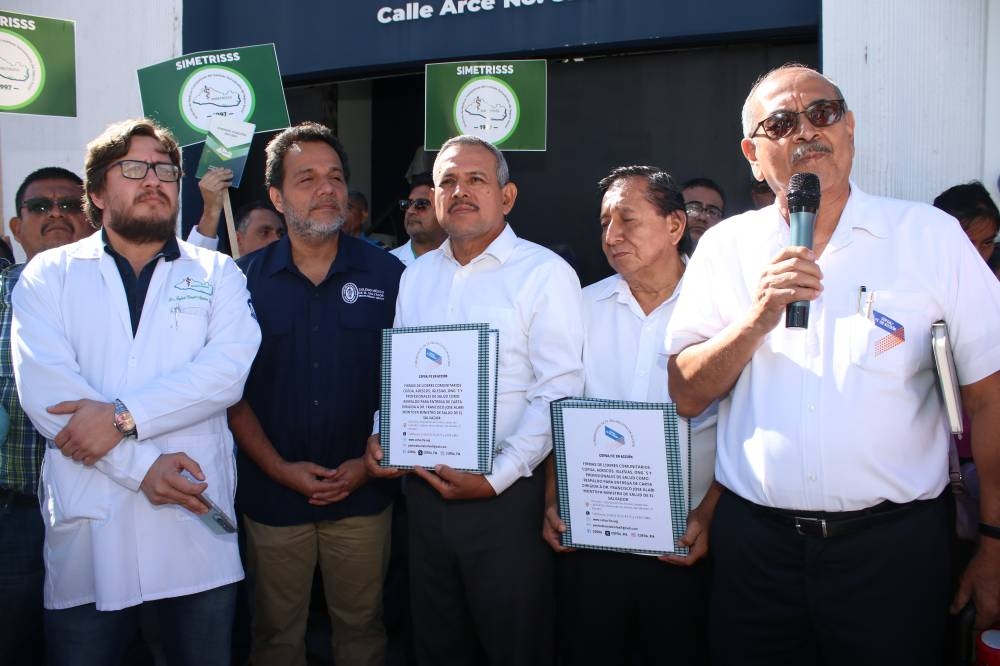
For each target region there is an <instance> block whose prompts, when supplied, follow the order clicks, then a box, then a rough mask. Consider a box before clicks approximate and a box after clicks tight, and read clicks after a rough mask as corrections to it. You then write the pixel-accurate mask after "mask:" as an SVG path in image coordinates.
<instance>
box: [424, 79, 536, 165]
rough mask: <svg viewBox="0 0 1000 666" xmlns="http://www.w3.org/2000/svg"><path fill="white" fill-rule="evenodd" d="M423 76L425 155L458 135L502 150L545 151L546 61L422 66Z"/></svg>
mask: <svg viewBox="0 0 1000 666" xmlns="http://www.w3.org/2000/svg"><path fill="white" fill-rule="evenodd" d="M424 71H425V78H424V85H425V89H424V146H425V148H426V149H427V150H437V149H439V148H440V147H441V144H443V143H444V142H445V141H447V140H448V139H450V138H451V137H453V136H457V135H459V134H472V135H475V136H478V137H480V138H482V139H485V140H487V141H489V142H490V143H492V144H494V145H495V146H497V147H498V148H501V149H503V150H545V141H546V122H547V114H548V111H547V104H548V99H547V94H548V92H547V76H548V70H547V63H546V61H545V60H505V61H494V60H490V61H481V62H449V63H443V64H434V65H426V66H425V70H424Z"/></svg>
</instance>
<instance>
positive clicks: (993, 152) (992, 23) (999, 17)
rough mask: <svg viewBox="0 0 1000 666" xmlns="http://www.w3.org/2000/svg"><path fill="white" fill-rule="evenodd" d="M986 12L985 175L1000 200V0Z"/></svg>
mask: <svg viewBox="0 0 1000 666" xmlns="http://www.w3.org/2000/svg"><path fill="white" fill-rule="evenodd" d="M987 5H988V9H987V12H986V14H987V16H986V73H985V77H986V99H985V105H984V111H983V115H984V117H985V118H986V128H985V131H984V132H983V147H984V151H985V152H984V155H983V177H982V181H983V183H984V184H985V185H986V187H988V188H989V189H990V193H991V194H992V195H993V200H994V201H996V202H998V204H1000V191H998V190H997V178H1000V0H989V2H988V3H987Z"/></svg>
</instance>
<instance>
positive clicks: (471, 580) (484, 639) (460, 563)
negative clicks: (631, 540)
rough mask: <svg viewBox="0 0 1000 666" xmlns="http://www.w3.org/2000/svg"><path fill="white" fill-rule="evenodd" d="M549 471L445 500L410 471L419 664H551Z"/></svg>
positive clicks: (412, 582) (412, 570) (408, 491)
mask: <svg viewBox="0 0 1000 666" xmlns="http://www.w3.org/2000/svg"><path fill="white" fill-rule="evenodd" d="M544 491H545V476H544V475H543V474H535V476H533V477H530V478H522V479H520V480H518V481H517V482H516V483H515V484H514V485H512V486H511V487H510V488H508V489H507V490H506V491H504V492H503V493H501V494H500V495H499V496H497V497H494V498H490V499H485V500H471V501H448V500H444V499H442V498H441V496H440V495H439V494H438V493H437V491H436V490H434V489H433V488H431V487H430V486H428V485H427V484H426V483H424V482H423V481H421V480H420V479H418V478H416V477H412V478H411V479H408V485H407V489H406V499H407V509H408V512H409V517H410V530H409V536H410V595H411V606H412V611H413V635H414V648H415V652H416V657H417V663H419V664H422V665H426V666H448V665H452V664H454V665H456V666H457V665H459V664H461V665H466V664H468V665H470V666H471V665H476V666H479V665H486V664H489V665H492V666H507V665H510V666H514V665H516V666H531V665H532V664H540V665H545V666H551V664H552V640H553V622H554V617H553V615H554V610H553V607H554V599H553V582H552V551H551V550H550V549H549V547H548V545H546V544H545V542H544V541H543V540H542V511H543V507H544V501H543V500H544Z"/></svg>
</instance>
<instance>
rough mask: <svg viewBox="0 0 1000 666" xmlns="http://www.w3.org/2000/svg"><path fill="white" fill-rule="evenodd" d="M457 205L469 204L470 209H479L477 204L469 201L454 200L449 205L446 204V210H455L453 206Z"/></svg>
mask: <svg viewBox="0 0 1000 666" xmlns="http://www.w3.org/2000/svg"><path fill="white" fill-rule="evenodd" d="M458 206H471V207H472V210H479V206H477V205H476V204H474V203H472V202H471V201H454V202H452V203H451V205H449V206H448V212H449V213H450V212H451V211H453V210H455V208H456V207H458Z"/></svg>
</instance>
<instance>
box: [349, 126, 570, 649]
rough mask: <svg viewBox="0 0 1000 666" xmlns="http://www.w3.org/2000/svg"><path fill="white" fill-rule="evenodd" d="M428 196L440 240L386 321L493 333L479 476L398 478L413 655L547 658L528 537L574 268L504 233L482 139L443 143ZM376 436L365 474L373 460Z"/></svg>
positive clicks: (507, 205)
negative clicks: (491, 423)
mask: <svg viewBox="0 0 1000 666" xmlns="http://www.w3.org/2000/svg"><path fill="white" fill-rule="evenodd" d="M433 175H434V191H433V195H434V204H435V208H436V210H437V217H438V219H439V220H440V222H441V226H442V227H444V229H445V231H447V232H448V240H446V241H445V242H444V244H443V245H442V246H441V247H439V248H438V249H436V250H433V251H431V252H429V253H427V254H426V255H425V256H424V257H423V258H421V260H420V261H417V262H414V263H413V264H411V265H410V267H409V268H407V270H406V272H405V273H404V274H403V279H402V281H401V283H400V292H399V298H398V299H397V301H396V320H395V326H397V327H401V326H424V325H441V324H465V323H487V324H489V325H490V327H491V328H495V329H498V330H499V332H500V333H499V341H500V354H499V355H500V361H499V374H498V386H497V409H496V439H495V451H496V454H495V457H494V460H493V469H492V472H491V473H489V474H486V475H483V474H473V473H468V472H459V471H456V470H454V469H452V468H450V467H448V466H447V465H436V466H435V467H434V469H433V470H430V469H422V468H419V467H418V468H416V469H415V476H411V477H410V479H409V483H408V485H407V506H408V509H409V516H410V555H411V557H410V577H411V581H412V584H411V595H412V603H413V634H414V638H415V642H416V645H415V647H416V654H417V660H418V662H419V663H421V664H435V665H440V664H469V663H494V664H519V665H530V664H551V663H552V619H553V617H552V607H553V600H552V591H551V590H552V577H551V576H552V554H551V552H550V551H549V549H548V547H547V546H546V545H545V543H544V542H543V541H542V540H541V539H539V538H538V507H539V506H542V502H543V498H544V481H545V478H544V474H542V473H541V470H537V468H538V466H539V465H540V464H541V462H542V461H543V460H544V459H545V457H546V456H547V455H548V453H549V451H550V450H551V448H552V433H551V424H550V419H549V403H550V402H552V401H553V400H557V399H559V398H563V397H566V396H576V395H580V392H581V391H582V390H583V373H582V364H581V361H580V354H581V348H582V344H583V336H582V330H583V324H582V318H581V310H580V286H579V281H578V280H577V277H576V274H575V273H574V272H573V269H572V268H570V267H569V265H568V264H566V262H564V261H563V260H562V259H560V258H559V257H558V256H556V255H555V254H554V253H553V252H550V251H549V250H546V249H544V248H542V247H540V246H538V245H535V244H534V243H530V242H528V241H525V240H523V239H520V238H518V237H517V235H516V234H515V233H514V231H513V229H511V228H510V226H508V225H507V223H506V220H505V216H506V215H507V214H508V213H509V212H510V211H511V209H512V208H513V207H514V200H515V199H516V197H517V187H516V186H515V185H514V183H512V182H510V180H509V172H508V168H507V162H506V160H505V159H504V157H503V154H502V153H501V152H500V151H499V150H497V149H496V147H495V146H493V145H492V144H490V143H488V142H486V141H483V140H482V139H479V138H476V137H472V136H459V137H455V138H453V139H450V140H449V141H447V142H446V143H445V144H444V145H443V146H442V147H441V150H440V152H439V153H438V155H437V158H436V159H435V162H434V170H433ZM381 457H382V450H381V447H380V446H379V444H378V438H377V437H373V438H372V439H371V440H369V456H368V460H367V463H368V470H369V473H371V474H373V475H390V476H391V475H395V474H398V473H399V472H398V471H396V470H392V469H388V470H387V469H383V468H380V467H379V466H378V464H377V461H378V460H379V459H381Z"/></svg>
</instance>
